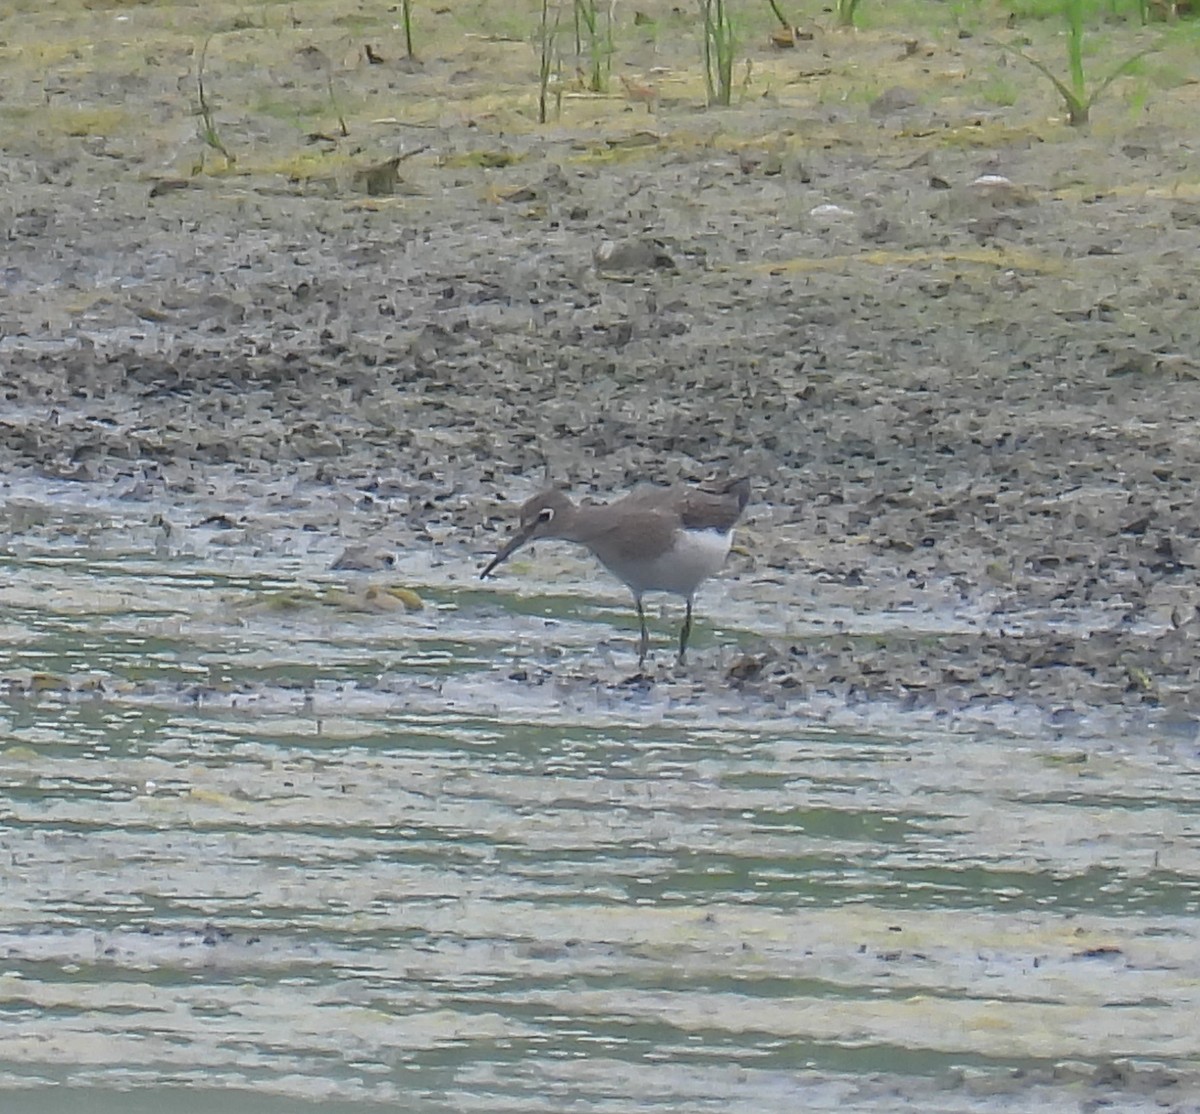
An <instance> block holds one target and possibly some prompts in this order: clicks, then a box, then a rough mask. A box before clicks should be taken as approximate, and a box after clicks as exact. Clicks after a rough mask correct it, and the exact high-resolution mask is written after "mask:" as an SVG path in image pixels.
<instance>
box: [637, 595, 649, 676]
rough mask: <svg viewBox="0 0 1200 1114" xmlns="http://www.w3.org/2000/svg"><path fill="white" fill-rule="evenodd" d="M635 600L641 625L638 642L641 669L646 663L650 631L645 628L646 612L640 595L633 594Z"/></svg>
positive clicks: (639, 666)
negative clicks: (640, 636) (640, 637)
mask: <svg viewBox="0 0 1200 1114" xmlns="http://www.w3.org/2000/svg"><path fill="white" fill-rule="evenodd" d="M634 598H635V599H636V600H637V609H638V622H639V623H640V624H641V626H642V639H641V641H640V642H639V643H638V668H639V669H641V668H642V667H643V666H645V664H646V651H647V650H648V649H649V648H650V633H649V631H647V630H646V612H645V610H644V609H643V608H642V597H641V596H635V597H634Z"/></svg>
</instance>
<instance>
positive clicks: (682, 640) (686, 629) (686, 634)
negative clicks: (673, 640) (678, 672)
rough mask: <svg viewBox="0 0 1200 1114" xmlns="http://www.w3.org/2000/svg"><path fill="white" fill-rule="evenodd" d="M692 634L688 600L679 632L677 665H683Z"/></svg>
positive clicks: (690, 609)
mask: <svg viewBox="0 0 1200 1114" xmlns="http://www.w3.org/2000/svg"><path fill="white" fill-rule="evenodd" d="M691 634H692V601H691V598H690V597H689V598H688V601H687V614H686V615H684V617H683V630H681V631H680V632H679V664H680V665H682V664H683V659H684V657H685V656H686V654H687V644H688V639H689V638H690V637H691Z"/></svg>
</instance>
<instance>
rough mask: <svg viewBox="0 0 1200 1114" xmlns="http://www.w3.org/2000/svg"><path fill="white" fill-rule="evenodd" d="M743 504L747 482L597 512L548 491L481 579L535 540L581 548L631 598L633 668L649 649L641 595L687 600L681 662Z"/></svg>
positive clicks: (629, 500) (634, 496) (661, 494)
mask: <svg viewBox="0 0 1200 1114" xmlns="http://www.w3.org/2000/svg"><path fill="white" fill-rule="evenodd" d="M749 499H750V480H749V479H748V478H747V477H745V476H742V477H740V478H738V479H734V480H730V481H728V482H726V483H724V484H722V485H721V486H719V487H717V488H715V489H713V490H705V489H703V488H689V487H648V486H647V487H639V488H637V489H636V490H635V491H633V492H631V493H630V494H629V495H626V496H625V498H624V499H618V500H617V501H616V502H615V503H606V504H603V505H595V504H590V503H583V504H575V503H573V502H571V500H570V499H569V498H568V497H567V496H566V495H565V494H564V493H563V492H561V491H559V490H557V489H556V488H551V489H550V490H548V491H543V492H541V493H540V494H538V495H535V496H534V497H533V498H532V499H530V500H529V501H528V502H527V503H526V504H525V505H524V506H523V507H522V508H521V524H520V526H519V527H518V528H517V532H516V533H515V534H514V535H513V536H512V537H511V538H510V539H509V541H508V543H507V544H506V545H505V546H504V547H503V548H502V549H501V550H500V552H499V553H497V554H496V556H495V557H493V558H492V560H491V561H490V562H488V566H487V568H485V569H484V570H483V572H482V573H480V578H481V579H482V578H483V577H486V576H487V575H488V574H489V573H491V572H492V570H493V569H495V568H496V567H497V566H498V565H500V564H502V563H503V562H504V561H506V560H508V558H509V557H511V556H512V555H513V554H514V553H516V551H517V550H518V549H520V548H521V546H523V545H524V544H525V543H526V542H530V541H534V540H535V539H537V538H552V539H556V540H560V541H568V542H575V543H576V544H578V545H582V546H586V547H587V548H588V549H590V550H591V551H592V554H593V555H594V556H595V557H596V559H597V560H598V561H599V562H600V563H601V564H602V565H603V566H604V567H605V568H606V569H608V571H609V572H611V573H612V574H613V576H615V577H616V578H617V579H618V580H620V581H622V582H623V583H624V584H625V585H626V586H627V587H628V588H629V590H630V591H631V592H632V593H633V599H634V602H635V603H636V604H637V612H638V622H639V623H640V624H641V632H642V637H641V641H640V643H639V644H638V667H639V668H641V667H642V666H643V665H645V663H646V650H647V647H648V646H649V643H650V636H649V634H648V633H647V631H646V613H645V611H644V610H643V608H642V597H643V596H644V595H645V594H646V593H647V592H669V593H671V594H672V595H675V596H681V597H683V599H684V600H686V601H687V614H686V615H685V617H684V620H683V629H682V631H680V634H679V661H680V662H681V663H682V662H683V660H684V656H685V655H686V653H687V644H688V637H689V636H690V635H691V633H692V602H693V600H694V599H695V596H696V589H697V588H699V587H700V585H701V584H702V583H703V582H704V581H705V580H707V579H708V578H709V577H710V576H712V575H713V574H714V573H715V572H716V571H717V570H718V569H719V568H720V567H721V565H722V564H723V562H724V561H725V557H726V556H727V555H728V553H729V546H730V544H731V542H732V540H733V527H734V524H735V523H736V522H737V520H738V519H739V518H740V517H741V514H742V511H743V510H745V509H746V503H747V502H748V501H749Z"/></svg>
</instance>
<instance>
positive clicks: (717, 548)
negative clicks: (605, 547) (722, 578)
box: [603, 530, 733, 599]
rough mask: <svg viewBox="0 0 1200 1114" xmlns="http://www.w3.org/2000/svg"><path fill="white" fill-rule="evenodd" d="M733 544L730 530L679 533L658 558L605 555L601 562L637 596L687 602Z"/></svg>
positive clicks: (719, 564) (712, 572) (727, 553)
mask: <svg viewBox="0 0 1200 1114" xmlns="http://www.w3.org/2000/svg"><path fill="white" fill-rule="evenodd" d="M732 542H733V532H732V531H729V530H727V531H726V532H725V533H721V532H720V531H718V530H681V531H679V533H677V534H676V535H675V544H674V546H672V548H671V549H669V550H668V551H667V552H666V553H663V554H662V555H661V556H658V557H653V558H650V559H648V560H647V559H644V558H643V559H640V560H622V559H620V558H616V557H613V556H612V555H611V554H606V556H605V559H604V562H603V563H604V565H605V566H606V567H607V569H608V570H609V572H611V573H612V574H613V575H614V576H616V577H618V578H619V579H620V580H623V581H624V582H625V583H626V584H627V585H629V588H630V590H631V591H632V592H633V594H634V595H636V596H640V595H641V594H642V593H643V592H670V593H672V594H673V595H676V596H683V597H684V598H685V599H686V598H690V597H691V596H692V595H693V594H694V593H695V591H696V588H697V587H698V586H699V585H700V583H701V582H702V581H705V580H707V579H708V578H709V577H710V576H712V575H713V574H714V573H715V572H717V570H718V569H720V567H721V566H722V565H723V564H724V563H725V558H726V557H728V556H729V547H730V545H731V544H732Z"/></svg>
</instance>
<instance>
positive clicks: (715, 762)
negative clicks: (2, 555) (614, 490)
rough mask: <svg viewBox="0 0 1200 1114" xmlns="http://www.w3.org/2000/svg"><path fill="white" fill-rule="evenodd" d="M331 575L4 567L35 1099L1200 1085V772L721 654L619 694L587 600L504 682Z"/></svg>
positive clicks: (283, 1104)
mask: <svg viewBox="0 0 1200 1114" xmlns="http://www.w3.org/2000/svg"><path fill="white" fill-rule="evenodd" d="M231 567H232V565H231ZM321 575H322V574H319V573H317V572H316V571H315V570H311V569H309V570H298V571H297V572H296V577H295V581H294V582H292V581H289V579H288V577H287V576H285V575H284V574H283V573H281V571H280V569H279V567H278V564H276V565H274V566H270V567H268V563H267V562H266V561H263V562H262V563H261V567H260V566H258V565H256V564H255V562H254V560H253V559H251V558H245V559H244V560H243V561H242V563H241V564H240V565H239V566H238V567H237V568H236V571H235V572H234V573H230V572H226V573H224V574H221V573H220V572H219V571H218V570H216V569H214V568H212V567H203V568H189V567H187V566H183V565H180V564H178V563H172V562H169V561H165V560H163V561H158V560H155V559H153V558H149V557H147V558H145V559H144V560H143V561H141V562H140V563H131V562H130V561H124V562H117V561H112V562H100V563H97V562H92V561H89V560H87V559H84V558H81V557H77V556H72V555H71V554H53V553H38V552H30V553H26V554H25V555H24V556H23V558H22V560H21V561H12V562H10V563H9V564H8V565H7V566H6V567H5V569H4V580H3V585H2V586H0V606H2V607H3V609H4V610H3V612H2V619H0V647H2V648H3V653H4V655H5V657H6V659H7V660H6V664H5V665H4V667H3V670H2V674H3V682H4V685H5V688H4V693H5V695H4V698H3V702H2V703H0V728H2V730H3V737H2V750H0V781H2V790H0V794H2V795H0V814H2V815H3V820H4V823H3V846H2V850H3V864H2V865H0V879H2V885H3V895H4V900H3V903H2V910H3V911H2V914H0V949H2V951H3V954H4V957H5V962H4V968H3V971H4V973H3V978H2V980H0V1006H2V1012H0V1090H2V1091H5V1092H9V1093H12V1094H16V1093H20V1094H22V1095H23V1098H22V1107H21V1108H22V1109H23V1110H35V1109H50V1108H51V1107H46V1106H42V1107H39V1106H38V1105H37V1103H38V1102H40V1101H41V1095H42V1093H43V1092H42V1090H41V1088H44V1086H45V1085H47V1084H49V1083H51V1082H56V1083H64V1084H70V1085H73V1086H76V1087H87V1088H89V1095H95V1096H97V1097H96V1105H94V1106H93V1107H90V1109H97V1110H102V1109H108V1108H111V1109H114V1110H116V1109H120V1110H122V1111H125V1112H128V1111H130V1110H135V1111H136V1110H138V1109H140V1108H141V1106H140V1105H139V1104H144V1105H145V1108H146V1109H156V1110H157V1109H161V1108H162V1103H163V1101H164V1097H163V1088H167V1087H178V1086H183V1085H187V1086H188V1087H189V1088H190V1089H189V1090H188V1092H187V1095H188V1096H190V1097H189V1099H188V1102H189V1103H190V1104H191V1105H190V1106H187V1107H186V1108H187V1109H202V1108H205V1107H206V1106H211V1107H212V1108H217V1107H220V1106H221V1104H222V1103H223V1102H226V1101H227V1100H226V1099H224V1098H223V1097H222V1096H224V1095H226V1094H227V1093H228V1090H229V1089H231V1088H232V1089H234V1090H236V1092H237V1095H238V1097H237V1107H238V1109H239V1110H281V1109H289V1110H290V1109H297V1108H298V1106H297V1104H300V1103H305V1102H312V1103H314V1104H320V1106H321V1108H322V1109H323V1110H332V1109H347V1110H363V1109H370V1108H371V1107H372V1106H374V1105H376V1104H379V1105H386V1104H389V1103H395V1102H400V1101H401V1100H402V1101H403V1108H404V1109H405V1110H428V1111H435V1110H476V1109H478V1110H487V1111H489V1112H496V1111H504V1110H520V1111H531V1110H546V1111H560V1110H563V1109H568V1108H569V1109H575V1110H588V1111H625V1110H630V1111H633V1110H646V1109H664V1110H667V1109H669V1110H680V1109H695V1110H709V1109H712V1110H721V1111H723V1112H724V1111H730V1110H732V1111H755V1112H761V1111H765V1110H788V1111H792V1110H796V1109H800V1108H808V1109H826V1108H836V1107H843V1106H845V1105H847V1104H851V1105H853V1106H854V1107H855V1108H856V1109H866V1110H896V1109H908V1108H913V1109H916V1108H918V1107H919V1108H921V1109H934V1108H936V1109H942V1108H946V1109H949V1108H953V1109H956V1110H967V1109H970V1110H974V1109H979V1110H991V1109H1001V1108H1006V1109H1007V1108H1009V1107H1007V1106H1006V1104H1007V1103H1011V1102H1012V1101H1014V1099H1013V1096H1014V1094H1016V1095H1019V1103H1020V1107H1021V1109H1023V1110H1041V1109H1046V1110H1051V1109H1056V1108H1061V1105H1062V1103H1063V1102H1067V1101H1069V1102H1070V1103H1072V1104H1073V1103H1075V1102H1077V1101H1080V1100H1082V1099H1087V1098H1089V1097H1090V1098H1102V1097H1103V1096H1109V1097H1111V1096H1112V1095H1113V1094H1114V1093H1118V1094H1119V1096H1120V1097H1119V1102H1120V1105H1121V1108H1122V1109H1125V1110H1129V1109H1140V1108H1142V1106H1143V1105H1145V1108H1146V1109H1151V1108H1152V1107H1153V1106H1154V1105H1155V1103H1156V1102H1157V1101H1158V1099H1159V1098H1161V1097H1162V1095H1164V1094H1167V1095H1168V1096H1169V1097H1170V1099H1171V1101H1172V1102H1177V1101H1181V1100H1183V1099H1184V1098H1186V1097H1187V1096H1189V1095H1190V1096H1191V1098H1192V1100H1193V1101H1194V1099H1195V1095H1196V1094H1197V1089H1196V1087H1195V1086H1194V1078H1193V1077H1192V1076H1189V1075H1188V1071H1189V1068H1188V1063H1189V1062H1191V1061H1194V1060H1195V1057H1196V1056H1197V1055H1198V1053H1200V1037H1198V1036H1197V1030H1196V1026H1195V1024H1194V1019H1195V1017H1196V1016H1197V1015H1198V1009H1200V1002H1198V1001H1197V997H1198V993H1197V990H1196V980H1195V978H1194V977H1190V976H1189V977H1186V978H1184V977H1181V976H1180V971H1181V970H1185V971H1191V972H1194V971H1195V970H1196V969H1197V963H1198V961H1200V947H1198V945H1197V911H1198V906H1200V899H1198V897H1197V891H1196V888H1195V880H1196V876H1197V874H1198V873H1200V870H1198V868H1200V849H1198V847H1197V842H1196V839H1195V834H1196V816H1197V807H1198V806H1197V802H1198V799H1200V791H1198V789H1197V785H1196V783H1195V780H1196V779H1195V776H1194V775H1195V761H1194V758H1195V756H1194V754H1192V755H1191V757H1190V763H1191V765H1190V768H1187V767H1186V766H1185V763H1186V762H1188V761H1189V759H1186V758H1181V757H1180V754H1179V749H1178V747H1177V746H1167V745H1166V744H1164V745H1163V746H1162V747H1161V748H1157V747H1156V746H1154V745H1152V744H1153V743H1154V741H1153V740H1115V741H1112V740H1110V741H1108V742H1106V743H1104V744H1103V745H1098V746H1094V747H1089V748H1088V749H1086V750H1085V749H1083V748H1081V747H1078V746H1076V747H1074V748H1071V747H1068V746H1067V745H1066V744H1064V743H1061V742H1052V741H1048V740H1047V741H1044V742H1039V741H1037V740H1030V739H1020V740H1015V739H1003V738H998V737H994V736H992V737H988V736H983V735H968V734H963V735H957V736H955V735H949V734H939V733H935V732H910V733H908V734H905V735H900V734H896V735H893V736H891V737H885V736H883V735H880V734H873V735H870V736H867V735H861V736H856V735H852V734H849V733H847V732H833V731H830V730H828V729H819V728H817V727H816V726H814V725H812V724H811V723H810V724H806V723H805V721H804V719H803V718H802V716H803V709H802V708H801V709H799V710H798V709H797V708H793V709H791V710H790V711H789V710H787V709H786V708H782V709H781V708H762V707H757V706H755V705H754V704H753V702H751V701H750V700H749V699H743V698H742V697H740V696H739V695H738V694H736V693H732V692H730V691H728V690H727V689H725V687H724V686H723V685H721V684H720V683H719V674H718V675H714V677H713V678H712V679H711V681H704V680H703V674H704V664H703V663H704V654H703V652H702V653H701V654H699V655H698V659H699V662H700V664H699V665H698V666H697V667H694V668H695V672H693V673H692V674H689V675H687V676H684V677H682V678H677V679H674V680H667V681H664V682H662V683H660V684H659V685H656V686H654V687H653V688H652V689H650V690H649V691H645V690H643V689H639V688H637V687H626V686H623V685H622V684H621V683H620V682H621V680H622V679H623V678H622V676H621V674H620V671H619V667H616V666H614V667H613V670H612V679H611V681H609V682H604V683H601V684H597V683H595V675H594V673H593V675H592V676H591V677H584V676H583V675H577V674H576V673H575V672H574V671H573V670H574V666H573V665H572V661H573V660H574V659H573V657H572V655H574V654H576V653H579V654H584V653H587V652H588V651H587V650H586V649H585V647H587V646H588V645H589V644H594V641H595V639H594V634H595V622H594V621H593V620H592V619H590V618H588V617H587V616H586V607H585V605H583V604H581V603H580V602H579V601H574V602H572V601H565V602H564V603H563V607H562V616H561V623H560V625H559V626H558V627H557V628H556V632H557V634H558V635H560V636H561V640H562V644H563V645H564V646H565V647H567V652H566V653H565V654H564V656H563V657H561V658H559V659H558V660H557V661H556V662H552V663H551V664H550V666H549V667H548V668H547V669H545V670H542V669H540V667H538V668H537V669H536V671H535V672H532V673H531V672H527V671H525V670H524V669H513V668H511V667H501V666H500V665H498V664H497V665H494V664H493V661H497V662H498V661H499V660H500V657H501V655H499V654H498V653H497V652H496V648H495V644H494V643H489V642H488V638H489V637H493V638H494V637H501V636H507V635H508V632H497V631H496V627H497V624H496V622H495V616H494V613H493V614H492V616H491V619H490V620H489V622H487V623H480V622H479V621H477V620H476V619H474V618H473V615H474V614H475V611H474V610H473V605H472V606H466V605H464V606H463V607H462V608H461V609H460V610H456V609H455V607H454V604H455V602H456V599H457V597H456V596H455V594H454V592H453V590H452V586H450V585H446V584H441V585H438V584H437V583H436V582H431V587H430V588H429V589H427V590H426V594H427V595H428V596H429V598H430V602H431V603H433V604H434V605H435V606H433V607H430V608H427V609H426V610H425V611H424V612H420V613H414V614H408V613H405V612H400V613H387V614H370V613H360V612H358V611H354V610H352V609H348V608H339V607H337V606H330V604H329V602H328V599H327V598H326V599H322V598H321V597H320V596H319V594H318V593H311V594H310V595H309V596H308V597H305V595H304V593H303V592H302V591H300V590H299V589H300V588H303V586H304V585H306V584H309V583H311V582H313V581H314V580H315V579H320V576H321ZM281 586H282V587H281ZM280 591H285V592H286V593H289V594H288V600H289V602H288V606H287V607H286V608H283V609H280V608H278V607H276V606H274V605H273V604H272V605H270V606H264V604H263V601H264V600H269V599H274V598H277V597H275V596H273V595H272V593H279V592H280ZM492 603H493V606H494V604H495V600H494V598H493V601H492ZM513 621H514V622H517V621H518V620H517V619H514V620H513ZM710 668H711V666H710ZM697 677H699V678H700V680H699V681H698V680H697ZM1171 1078H1177V1079H1178V1080H1179V1081H1178V1082H1175V1083H1171V1082H1170V1079H1171ZM1189 1080H1191V1082H1189ZM125 1089H131V1090H130V1093H128V1094H126V1093H123V1092H124V1091H125ZM60 1097H61V1096H60ZM26 1098H28V1099H29V1103H28V1105H26V1104H25V1099H26ZM109 1098H111V1102H109ZM89 1101H90V1099H89ZM106 1102H109V1106H108V1107H106V1106H105V1105H104V1104H105V1103H106ZM256 1104H257V1105H256ZM5 1105H6V1106H7V1100H5ZM59 1108H61V1107H59Z"/></svg>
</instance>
